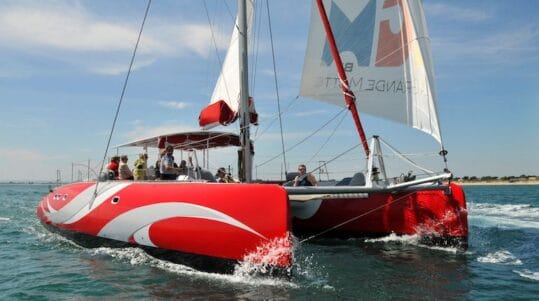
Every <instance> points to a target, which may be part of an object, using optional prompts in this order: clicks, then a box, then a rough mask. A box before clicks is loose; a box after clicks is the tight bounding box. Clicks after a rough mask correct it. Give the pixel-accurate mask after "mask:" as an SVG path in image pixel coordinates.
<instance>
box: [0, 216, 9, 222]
mask: <svg viewBox="0 0 539 301" xmlns="http://www.w3.org/2000/svg"><path fill="white" fill-rule="evenodd" d="M9 220H11V219H10V218H9V217H1V216H0V221H9Z"/></svg>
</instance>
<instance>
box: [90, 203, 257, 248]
mask: <svg viewBox="0 0 539 301" xmlns="http://www.w3.org/2000/svg"><path fill="white" fill-rule="evenodd" d="M174 217H190V218H202V219H207V220H214V221H218V222H221V223H224V224H228V225H231V226H234V227H237V228H240V229H243V230H245V231H248V232H250V233H253V234H255V235H257V236H259V237H261V238H264V239H266V237H265V236H263V235H262V234H260V233H258V232H256V231H255V230H253V229H252V228H250V227H249V226H247V225H245V224H243V223H242V222H240V221H238V220H236V219H234V218H233V217H231V216H229V215H226V214H224V213H222V212H220V211H217V210H214V209H211V208H208V207H204V206H200V205H195V204H189V203H180V202H170V203H159V204H154V205H148V206H142V207H139V208H136V209H133V210H130V211H128V212H125V213H123V214H121V215H120V216H118V217H116V218H115V219H113V220H111V221H110V222H109V223H108V224H106V225H105V226H104V227H103V228H102V229H101V231H99V233H98V234H97V235H98V236H100V237H106V238H110V239H115V240H120V241H128V239H129V238H130V237H131V236H133V237H134V239H135V240H136V241H137V243H139V244H142V245H147V246H155V245H154V243H153V242H152V241H151V239H150V237H149V231H148V230H149V227H150V226H151V225H152V224H153V223H155V222H158V221H161V220H164V219H168V218H174Z"/></svg>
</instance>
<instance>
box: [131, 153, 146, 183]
mask: <svg viewBox="0 0 539 301" xmlns="http://www.w3.org/2000/svg"><path fill="white" fill-rule="evenodd" d="M147 160H148V154H139V156H138V159H137V160H135V168H134V169H133V177H134V178H135V180H138V181H141V180H147V178H146V169H147V168H148V167H147V163H146V162H147Z"/></svg>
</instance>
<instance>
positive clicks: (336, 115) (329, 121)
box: [257, 108, 347, 166]
mask: <svg viewBox="0 0 539 301" xmlns="http://www.w3.org/2000/svg"><path fill="white" fill-rule="evenodd" d="M346 110H347V108H342V109H341V110H340V111H339V112H337V114H335V116H333V117H332V118H331V119H330V120H328V121H327V122H326V123H324V124H323V125H322V126H321V127H319V128H318V129H316V130H315V131H314V132H312V133H311V134H309V135H307V136H306V137H305V138H303V139H301V141H299V142H298V143H296V144H294V145H292V146H291V147H289V148H287V149H286V151H291V150H292V149H294V148H295V147H296V146H298V145H300V144H302V143H303V142H305V141H306V140H307V139H309V138H311V137H312V136H314V135H315V134H317V133H318V132H320V131H321V130H322V129H323V128H325V127H326V126H327V125H328V124H330V123H331V122H332V121H333V120H335V118H337V117H338V116H339V115H340V114H342V112H345V111H346ZM279 156H281V154H280V153H279V154H277V155H275V156H273V157H272V158H270V159H268V160H266V161H264V162H262V163H261V164H259V165H257V166H264V165H265V164H267V163H269V162H271V161H273V160H274V159H276V158H278V157H279Z"/></svg>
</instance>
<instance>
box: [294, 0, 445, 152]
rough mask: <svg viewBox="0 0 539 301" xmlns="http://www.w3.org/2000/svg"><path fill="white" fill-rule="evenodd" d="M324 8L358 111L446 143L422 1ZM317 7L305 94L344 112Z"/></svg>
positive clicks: (369, 0) (336, 0) (376, 0)
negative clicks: (422, 132) (442, 133)
mask: <svg viewBox="0 0 539 301" xmlns="http://www.w3.org/2000/svg"><path fill="white" fill-rule="evenodd" d="M324 5H325V7H326V10H327V11H328V15H329V19H330V23H331V27H332V30H333V32H334V35H335V39H336V43H337V47H338V49H339V51H340V54H341V57H342V61H343V65H344V68H345V70H346V73H347V76H348V81H349V85H350V88H351V90H352V91H353V92H354V94H355V95H356V97H357V99H356V105H357V107H358V110H359V111H361V112H365V113H368V114H372V115H375V116H379V117H383V118H386V119H390V120H393V121H397V122H400V123H404V124H407V125H409V126H412V127H414V128H417V129H420V130H422V131H424V132H426V133H428V134H430V135H432V136H433V137H434V138H435V139H436V140H437V141H438V142H440V143H441V135H440V128H439V125H438V117H437V113H436V94H435V86H434V74H433V69H432V59H431V50H430V40H429V38H428V35H427V29H426V23H425V16H424V13H423V8H422V5H421V1H420V0H353V1H352V0H348V1H346V0H331V1H328V0H326V1H324ZM315 6H316V4H313V9H312V15H311V25H310V32H309V41H308V46H307V52H306V56H305V64H304V67H303V77H302V82H301V92H300V94H301V95H303V96H306V97H310V98H314V99H318V100H322V101H325V102H329V103H332V104H336V105H340V106H344V105H345V102H344V100H343V95H342V91H341V89H340V80H339V78H338V75H337V72H336V71H335V70H336V69H335V66H334V61H333V58H332V56H331V53H330V49H329V46H328V44H327V41H326V38H325V33H324V29H323V26H322V24H321V21H320V17H319V15H318V10H317V9H316V7H315Z"/></svg>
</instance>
